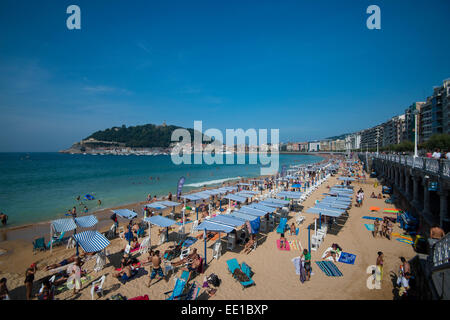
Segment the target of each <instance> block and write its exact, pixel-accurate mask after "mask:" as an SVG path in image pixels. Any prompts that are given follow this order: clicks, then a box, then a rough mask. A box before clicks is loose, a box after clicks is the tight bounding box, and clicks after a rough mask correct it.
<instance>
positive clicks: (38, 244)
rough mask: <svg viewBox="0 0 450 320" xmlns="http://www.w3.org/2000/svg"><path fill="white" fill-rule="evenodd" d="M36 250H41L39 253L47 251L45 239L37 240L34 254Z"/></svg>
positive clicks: (34, 243) (34, 242) (34, 245)
mask: <svg viewBox="0 0 450 320" xmlns="http://www.w3.org/2000/svg"><path fill="white" fill-rule="evenodd" d="M36 250H39V251H42V250H47V247H46V246H45V239H44V237H42V238H37V239H35V240H34V241H33V252H36Z"/></svg>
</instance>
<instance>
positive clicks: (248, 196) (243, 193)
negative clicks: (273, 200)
mask: <svg viewBox="0 0 450 320" xmlns="http://www.w3.org/2000/svg"><path fill="white" fill-rule="evenodd" d="M235 195H236V196H238V197H244V198H252V197H253V196H254V195H253V194H250V193H245V192H243V191H241V192H238V193H236V194H235Z"/></svg>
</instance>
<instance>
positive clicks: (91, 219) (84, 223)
mask: <svg viewBox="0 0 450 320" xmlns="http://www.w3.org/2000/svg"><path fill="white" fill-rule="evenodd" d="M97 223H98V220H97V217H96V216H84V217H79V218H75V224H76V225H77V226H78V227H81V228H91V227H93V226H95V225H96V224H97Z"/></svg>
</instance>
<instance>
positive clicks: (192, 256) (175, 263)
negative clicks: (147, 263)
mask: <svg viewBox="0 0 450 320" xmlns="http://www.w3.org/2000/svg"><path fill="white" fill-rule="evenodd" d="M197 256H198V254H197V248H194V249H193V250H192V253H190V254H189V255H188V256H186V257H184V259H180V260H178V261H172V262H171V263H170V265H171V266H172V267H177V266H179V265H182V264H187V263H189V262H190V261H193V260H194V259H195V258H196V257H197Z"/></svg>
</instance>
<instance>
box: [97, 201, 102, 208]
mask: <svg viewBox="0 0 450 320" xmlns="http://www.w3.org/2000/svg"><path fill="white" fill-rule="evenodd" d="M97 203H98V206H99V207H100V206H101V205H102V201H101V200H100V199H98V201H97Z"/></svg>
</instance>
